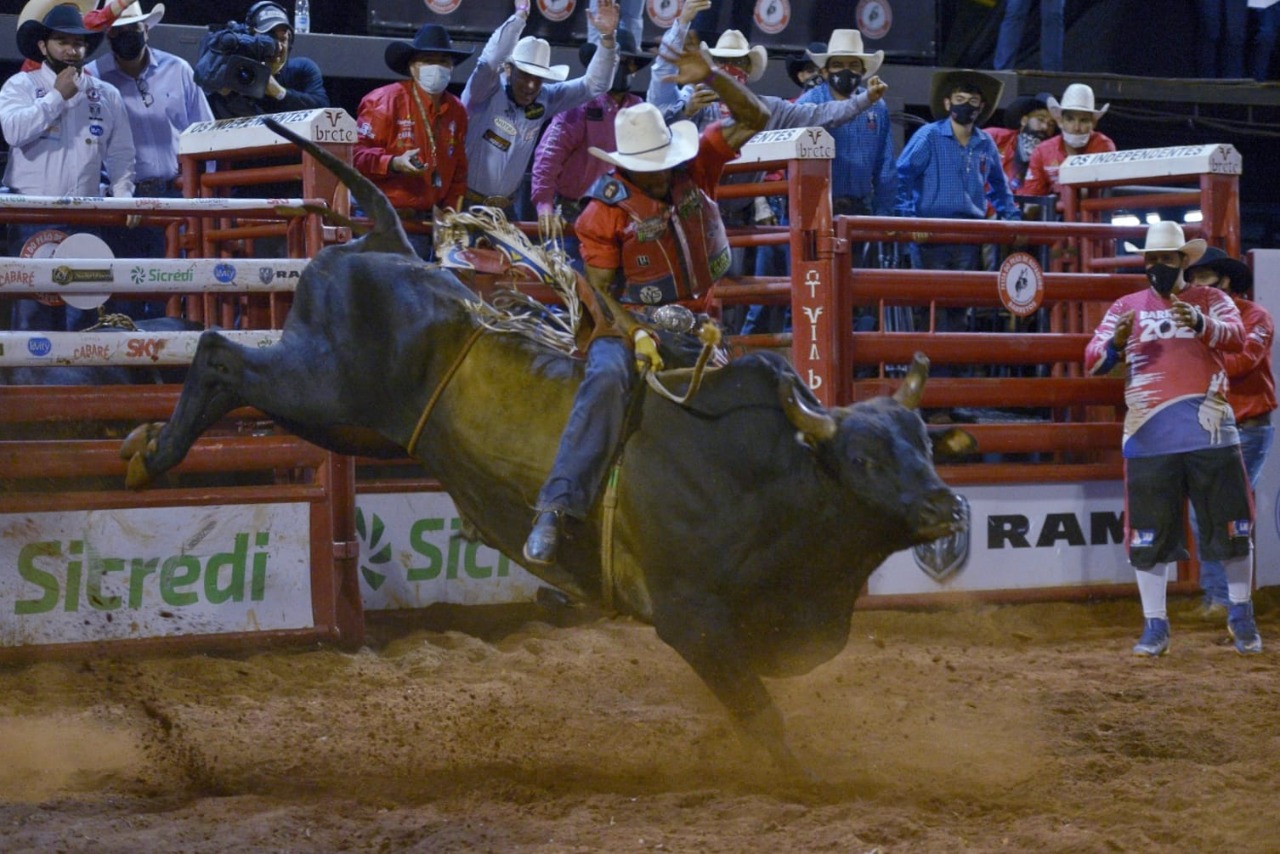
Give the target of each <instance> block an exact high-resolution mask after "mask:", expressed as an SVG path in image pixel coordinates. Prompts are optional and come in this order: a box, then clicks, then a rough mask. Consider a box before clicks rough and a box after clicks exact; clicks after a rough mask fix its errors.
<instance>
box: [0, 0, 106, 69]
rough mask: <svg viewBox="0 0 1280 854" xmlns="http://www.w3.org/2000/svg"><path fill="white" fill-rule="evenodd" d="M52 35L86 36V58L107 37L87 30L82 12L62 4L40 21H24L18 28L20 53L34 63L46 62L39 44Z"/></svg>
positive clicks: (71, 5) (69, 4) (69, 5)
mask: <svg viewBox="0 0 1280 854" xmlns="http://www.w3.org/2000/svg"><path fill="white" fill-rule="evenodd" d="M52 33H66V34H67V35H70V36H84V37H85V43H86V47H85V52H84V55H85V57H86V58H87V57H89V56H90V55H91V54H92V53H93V52H94V51H95V50H97V49H98V47H99V45H101V44H102V39H103V38H104V37H105V35H106V34H105V33H95V32H94V31H93V30H90V29H88V28H86V27H85V25H84V18H82V17H81V16H80V10H79V9H78V8H77V7H76V6H74V5H73V4H71V3H62V4H59V5H57V6H54V7H53V8H52V9H50V10H49V11H48V12H47V13H46V14H45V16H44V17H43V18H41V19H40V20H30V21H24V22H23V23H22V26H20V27H18V52H19V53H21V54H22V55H23V56H25V57H26V58H27V59H29V60H31V61H32V62H44V54H42V53H41V52H40V45H39V42H42V41H48V40H49V36H50V34H52Z"/></svg>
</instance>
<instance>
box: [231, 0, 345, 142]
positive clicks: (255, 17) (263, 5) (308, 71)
mask: <svg viewBox="0 0 1280 854" xmlns="http://www.w3.org/2000/svg"><path fill="white" fill-rule="evenodd" d="M245 23H246V24H248V25H249V28H250V29H251V30H253V31H254V32H255V33H257V34H258V35H269V36H271V38H273V39H275V41H276V48H277V49H276V55H275V56H274V57H273V58H272V59H271V61H270V62H268V63H267V68H268V69H269V70H270V72H271V76H270V77H268V78H267V89H266V92H265V93H264V95H263V96H262V97H261V98H251V97H249V96H248V95H245V94H242V93H239V92H233V91H231V90H226V89H224V90H223V91H221V92H209V93H208V95H209V107H210V108H211V109H212V110H213V114H214V116H216V117H217V118H219V119H231V118H239V117H241V116H257V115H262V114H264V113H285V112H291V111H293V110H314V109H318V108H320V107H327V106H329V95H328V93H327V92H325V89H324V76H323V75H322V74H321V73H320V66H318V65H316V64H315V62H313V61H312V60H310V59H308V58H306V57H304V56H291V55H290V53H291V52H292V50H293V25H292V24H290V23H289V14H288V13H287V12H285V10H284V8H283V7H281V6H279V5H277V4H276V3H273V2H270V0H262V2H258V3H254V4H253V5H252V6H250V7H249V10H248V11H247V12H246V13H245Z"/></svg>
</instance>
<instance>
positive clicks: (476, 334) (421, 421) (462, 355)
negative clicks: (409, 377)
mask: <svg viewBox="0 0 1280 854" xmlns="http://www.w3.org/2000/svg"><path fill="white" fill-rule="evenodd" d="M484 331H485V327H484V326H477V327H476V328H475V329H473V330H471V335H470V336H468V337H467V340H466V342H465V343H464V344H463V345H462V349H461V350H460V351H459V352H458V355H457V356H456V357H455V358H454V360H453V364H452V365H450V366H449V370H447V371H445V373H444V376H443V377H441V378H440V382H439V383H438V384H437V385H436V389H435V391H433V392H431V397H430V398H429V399H428V400H427V405H426V406H424V407H423V408H422V415H421V416H419V418H418V424H417V426H416V427H414V428H413V435H412V436H410V437H409V444H408V445H406V446H405V451H407V452H408V454H409V456H411V457H412V456H413V451H414V449H415V448H417V447H418V440H419V439H420V438H422V431H423V430H424V429H426V426H427V420H428V419H429V418H431V411H432V410H434V409H435V408H436V404H437V403H439V402H440V395H442V394H444V390H445V388H447V387H448V385H449V381H450V380H451V379H453V375H454V374H456V373H457V372H458V368H461V367H462V363H463V362H464V361H465V360H466V358H467V354H468V353H470V352H471V347H472V345H474V344H475V343H476V341H478V340H480V336H481V335H482V334H483V333H484Z"/></svg>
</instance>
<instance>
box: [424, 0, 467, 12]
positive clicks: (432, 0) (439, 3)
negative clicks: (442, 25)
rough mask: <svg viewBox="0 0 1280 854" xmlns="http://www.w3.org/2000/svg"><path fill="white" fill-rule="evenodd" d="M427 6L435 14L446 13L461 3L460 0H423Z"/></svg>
mask: <svg viewBox="0 0 1280 854" xmlns="http://www.w3.org/2000/svg"><path fill="white" fill-rule="evenodd" d="M424 2H425V3H426V4H427V8H428V9H430V10H431V11H432V12H435V13H436V14H437V15H448V14H449V13H450V12H452V11H454V10H455V9H457V8H458V7H459V6H461V5H462V0H424Z"/></svg>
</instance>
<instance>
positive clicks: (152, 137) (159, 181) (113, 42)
mask: <svg viewBox="0 0 1280 854" xmlns="http://www.w3.org/2000/svg"><path fill="white" fill-rule="evenodd" d="M163 17H164V4H163V3H157V4H156V5H155V6H154V7H153V8H152V9H151V11H150V12H149V13H147V14H143V12H142V7H141V5H139V4H138V3H134V4H132V5H130V6H129V7H128V8H127V9H125V10H124V13H123V14H122V15H121V16H120V17H119V18H117V19H116V22H115V23H114V24H112V25H111V27H110V29H108V30H107V45H108V46H109V47H110V48H111V52H110V53H109V54H108V55H106V56H104V57H102V58H101V59H96V60H94V61H93V62H91V63H89V66H88V69H87V70H88V72H89V73H90V74H93V75H94V76H96V77H99V78H101V79H102V80H105V81H106V82H107V83H110V84H111V85H113V86H115V87H116V88H117V89H119V90H120V96H121V98H123V99H124V107H125V110H127V111H128V113H129V127H130V128H131V129H132V131H133V144H134V148H135V149H136V151H137V160H136V165H135V172H136V176H135V182H134V183H135V186H134V190H133V194H134V195H135V196H145V197H148V198H165V197H168V198H177V197H180V196H181V195H182V193H181V191H180V190H179V188H178V186H177V183H176V181H177V178H178V172H179V167H178V136H179V135H180V134H181V133H182V132H183V131H184V130H186V129H187V128H188V127H189V126H190V125H192V124H195V123H196V122H207V121H212V120H213V112H212V110H210V109H209V102H208V101H207V100H205V96H204V90H202V89H201V88H200V87H199V86H197V85H196V81H195V74H194V73H193V72H192V70H191V66H190V65H188V64H187V61H186V60H185V59H182V58H181V57H178V56H174V55H173V54H171V53H166V52H165V51H162V50H157V49H155V48H153V47H151V46H150V44H148V35H147V34H148V31H149V30H150V29H151V28H152V27H154V26H155V25H156V24H158V23H160V20H161V19H162V18H163ZM108 242H109V243H110V244H111V248H112V250H113V251H114V252H115V254H116V257H120V258H163V257H164V256H165V234H164V229H163V228H132V229H115V230H113V231H112V233H111V234H110V235H108ZM164 306H165V303H164V301H163V300H156V301H152V302H145V303H132V304H129V305H128V306H127V307H125V310H126V311H127V313H128V314H130V315H131V316H132V317H133V318H134V319H139V318H144V317H159V316H161V315H163V314H164Z"/></svg>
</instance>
